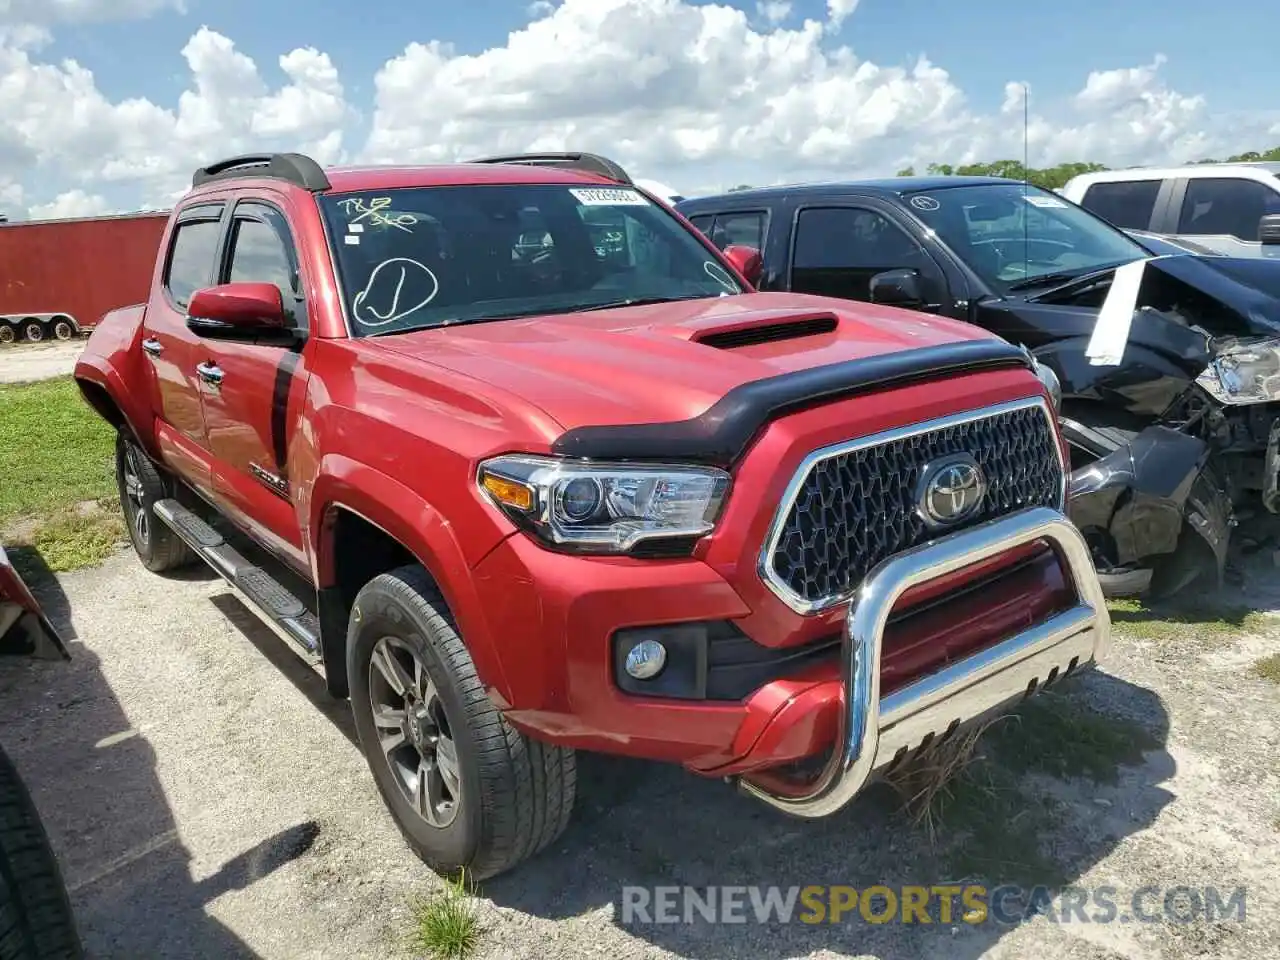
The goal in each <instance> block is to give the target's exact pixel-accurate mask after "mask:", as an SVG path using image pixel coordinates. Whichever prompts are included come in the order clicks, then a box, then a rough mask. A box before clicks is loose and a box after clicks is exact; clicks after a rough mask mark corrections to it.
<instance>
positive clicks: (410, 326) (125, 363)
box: [75, 154, 1110, 878]
mask: <svg viewBox="0 0 1280 960" xmlns="http://www.w3.org/2000/svg"><path fill="white" fill-rule="evenodd" d="M75 377H76V380H77V382H78V383H79V386H80V389H81V391H82V392H83V395H84V397H85V399H86V400H87V402H88V403H89V404H91V405H92V406H93V407H94V408H95V409H96V410H97V411H98V412H99V413H100V414H101V415H102V416H103V417H104V418H105V419H106V420H108V421H109V422H110V423H111V424H112V425H113V426H114V427H116V428H117V430H118V435H119V439H118V446H117V451H118V456H117V472H118V479H119V489H120V496H121V501H122V503H123V506H124V510H125V514H126V518H127V520H128V526H129V530H130V535H131V537H132V541H133V546H134V547H135V548H136V551H137V553H138V556H139V558H140V559H141V562H142V563H143V564H144V565H145V566H146V567H147V568H148V569H150V570H152V571H156V572H160V571H165V570H171V569H173V568H176V567H178V566H180V565H183V564H186V563H189V562H194V561H203V562H205V563H207V564H208V565H209V566H211V567H212V568H213V569H214V570H215V571H217V573H219V574H220V575H221V576H222V577H224V578H225V579H226V581H227V582H228V583H229V584H230V585H231V587H232V588H234V590H235V591H236V592H237V593H238V594H239V596H240V597H241V599H242V600H243V602H245V603H246V604H247V605H248V606H249V607H250V608H251V609H253V610H254V611H255V612H256V613H257V614H259V615H260V616H261V617H262V619H263V620H264V621H266V622H267V624H269V625H270V626H272V627H273V628H274V629H275V630H276V631H277V632H278V633H279V634H280V635H281V636H282V637H284V638H286V639H287V640H288V641H289V642H291V643H293V644H295V645H296V647H297V649H298V650H299V651H300V652H301V653H302V655H304V656H306V657H308V658H310V659H311V661H312V663H313V664H314V666H315V667H316V669H317V670H321V671H323V674H324V677H325V678H326V682H327V686H328V689H329V690H330V692H331V693H332V694H333V695H334V696H337V697H349V699H350V703H351V708H352V711H353V714H354V718H355V725H356V729H357V731H358V734H359V740H360V743H361V746H362V749H363V751H364V753H365V755H366V757H367V759H368V762H369V766H370V769H371V772H372V776H373V778H374V780H375V782H376V784H377V787H378V789H379V791H380V793H381V796H382V798H383V799H384V801H385V803H386V805H387V807H388V808H389V810H390V813H391V815H392V816H393V818H394V820H395V822H396V823H397V825H398V826H399V828H400V829H401V831H402V833H403V834H404V836H405V838H406V840H407V842H408V843H409V845H410V846H411V847H412V848H413V849H414V850H415V852H416V853H417V854H418V855H419V856H421V857H422V858H423V859H424V860H425V861H427V862H428V863H429V864H430V865H432V866H433V867H434V868H436V869H438V870H442V871H452V870H455V869H457V868H462V867H465V868H467V869H468V870H469V871H470V872H471V873H472V875H473V876H475V877H477V878H484V877H488V876H492V875H494V874H496V873H499V872H501V871H503V870H506V869H509V868H511V867H513V866H515V865H516V864H517V863H519V862H521V861H522V860H525V859H526V858H528V857H529V856H532V855H533V854H535V853H536V852H538V851H539V850H540V849H542V848H544V847H545V846H546V845H547V844H548V843H550V842H551V841H552V840H553V839H554V838H555V837H556V836H558V835H559V834H560V833H561V831H562V830H563V829H564V828H565V826H566V824H567V822H568V819H569V816H570V812H571V808H572V805H573V800H574V790H575V760H574V758H575V751H579V750H583V751H601V752H606V753H614V754H623V755H628V756H632V757H640V758H648V759H652V760H659V761H667V762H673V763H678V764H680V765H682V766H683V767H685V768H686V769H688V770H690V771H692V772H693V773H696V774H699V775H703V776H707V777H716V778H724V779H726V780H729V781H731V782H734V783H737V784H738V785H740V787H741V788H742V789H743V790H744V791H746V792H748V793H750V794H751V795H753V796H755V797H758V798H760V799H761V800H763V801H764V802H766V803H768V804H771V805H772V806H773V807H775V808H778V809H779V810H781V811H784V812H786V813H790V814H793V815H795V816H799V817H819V816H826V815H829V814H832V813H834V812H835V811H837V810H839V809H840V808H842V807H843V806H844V805H845V804H847V803H848V802H849V801H850V800H851V799H852V798H853V797H854V796H855V795H856V794H858V793H859V791H860V790H861V788H862V787H863V786H864V784H866V783H868V782H869V780H870V779H871V778H872V777H873V776H875V775H878V774H883V773H884V771H886V770H887V769H888V768H890V767H891V766H893V765H895V764H900V763H903V762H905V761H907V760H908V759H909V758H910V757H911V755H912V754H913V753H914V752H915V751H916V750H918V749H919V748H920V747H921V746H925V745H929V744H934V743H937V742H940V741H942V740H944V739H945V738H947V737H950V736H953V735H955V733H956V731H957V730H958V729H960V728H962V727H965V726H966V725H968V724H970V723H971V722H973V721H975V720H976V719H978V718H980V717H982V716H985V715H987V714H989V713H990V712H991V711H993V710H996V709H999V708H1002V707H1003V706H1005V705H1007V704H1009V703H1011V702H1014V701H1017V700H1018V699H1020V698H1022V697H1024V696H1026V695H1028V694H1030V693H1034V692H1035V691H1036V690H1038V689H1040V688H1041V687H1043V686H1044V685H1047V684H1051V683H1054V682H1057V681H1058V680H1060V679H1061V678H1063V677H1065V676H1067V675H1069V674H1071V673H1073V672H1075V671H1077V670H1080V669H1084V668H1087V667H1088V666H1089V665H1091V664H1092V663H1094V662H1096V660H1097V659H1098V658H1099V657H1100V656H1102V655H1103V653H1104V652H1105V650H1106V648H1107V646H1108V645H1109V643H1110V621H1109V619H1108V616H1107V612H1106V609H1105V605H1104V601H1103V599H1102V594H1101V590H1100V587H1099V584H1098V580H1097V577H1096V574H1095V571H1094V569H1093V565H1092V563H1091V562H1090V556H1089V550H1088V547H1087V545H1086V543H1085V542H1084V540H1083V538H1082V537H1081V535H1080V533H1079V532H1078V531H1077V530H1076V529H1075V528H1074V527H1073V526H1072V525H1071V524H1070V523H1069V522H1068V520H1067V519H1066V517H1065V516H1064V514H1063V507H1064V496H1065V485H1066V471H1065V469H1064V462H1065V458H1066V455H1067V454H1066V445H1065V443H1064V441H1063V438H1062V436H1061V434H1060V432H1059V429H1058V425H1057V419H1056V414H1055V404H1056V401H1057V396H1056V391H1055V386H1054V380H1053V376H1052V374H1051V373H1050V372H1048V371H1047V370H1046V369H1045V368H1043V367H1040V366H1039V365H1038V364H1037V363H1036V362H1035V360H1034V359H1033V358H1032V357H1031V356H1030V355H1029V354H1028V353H1027V352H1026V351H1024V350H1023V349H1021V348H1018V347H1015V346H1013V345H1011V344H1009V343H1007V342H1006V341H1004V340H1002V339H1000V338H998V337H995V336H993V335H991V334H990V333H987V332H985V331H983V330H981V329H979V328H977V327H975V326H971V325H969V324H965V323H963V322H959V321H955V320H949V319H942V318H930V317H923V316H921V315H919V314H916V313H912V312H908V311H902V310H898V309H894V308H889V307H883V306H873V305H856V304H852V303H849V302H847V301H843V300H838V299H833V298H827V297H820V296H806V295H800V294H793V293H761V292H756V291H755V290H753V289H752V287H751V286H750V284H749V283H748V282H747V280H746V279H745V277H744V275H743V272H742V271H741V270H740V269H739V268H738V266H737V265H735V263H734V261H733V260H732V259H730V258H728V257H726V256H725V255H724V254H722V253H721V252H720V251H719V250H718V249H717V248H716V247H715V246H714V245H713V244H712V243H711V242H709V241H708V240H707V239H706V238H705V237H704V236H702V235H701V234H700V233H699V232H698V231H697V230H696V229H694V228H693V227H692V225H691V224H689V222H688V221H687V220H685V219H684V218H683V217H681V216H680V215H679V214H677V213H675V212H674V211H673V210H671V209H670V208H669V207H668V206H667V205H666V204H664V203H662V202H661V201H660V200H658V199H655V198H654V197H653V196H652V195H651V194H649V193H647V192H646V191H645V190H643V189H641V188H639V187H637V186H636V185H635V184H634V183H633V182H632V181H631V179H630V178H629V177H628V176H627V174H626V171H625V170H623V169H622V168H621V167H619V166H618V165H617V164H616V163H614V162H612V161H610V160H608V159H607V158H603V157H599V156H595V155H591V154H551V155H520V156H514V157H490V158H483V159H478V160H474V161H469V162H464V163H456V164H449V165H442V166H432V167H427V166H422V167H410V166H395V167H383V168H358V169H356V168H340V169H339V168H331V169H323V168H321V167H320V166H319V165H317V164H316V163H315V162H314V161H313V160H311V159H310V158H308V157H306V156H303V155H300V154H272V155H253V156H244V157H234V158H231V159H229V160H225V161H222V162H220V163H216V164H213V165H211V166H208V167H204V168H201V169H200V170H198V171H197V172H196V173H195V175H194V177H193V182H192V189H191V190H190V191H189V192H188V193H187V194H186V195H185V196H184V197H183V198H182V199H181V200H180V201H179V202H178V203H177V205H176V207H175V209H174V211H173V213H172V216H171V219H170V222H169V225H168V227H167V229H166V231H165V234H164V238H163V241H162V243H161V252H160V254H159V258H158V262H157V263H156V266H155V271H154V276H153V279H152V284H151V293H150V298H149V300H148V301H147V302H146V303H145V304H139V305H136V306H130V307H125V308H121V309H118V310H115V311H113V312H111V313H110V314H108V315H107V316H106V317H105V318H104V319H103V320H102V322H101V324H100V325H99V326H98V327H97V329H96V330H95V331H94V333H93V334H92V336H91V337H90V338H89V340H88V343H87V345H86V348H85V351H84V353H83V355H82V356H81V358H80V360H79V362H78V363H77V365H76V370H75Z"/></svg>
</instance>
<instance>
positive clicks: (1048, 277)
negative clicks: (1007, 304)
mask: <svg viewBox="0 0 1280 960" xmlns="http://www.w3.org/2000/svg"><path fill="white" fill-rule="evenodd" d="M1132 262H1133V261H1132V260H1120V261H1118V262H1116V263H1100V264H1098V266H1096V267H1088V268H1086V269H1084V270H1061V271H1058V272H1056V273H1041V274H1037V275H1036V276H1034V277H1027V278H1025V279H1023V280H1015V281H1014V282H1013V283H1011V284H1009V290H1010V292H1012V291H1014V290H1029V289H1030V288H1032V287H1043V286H1045V285H1047V284H1052V283H1070V282H1071V281H1072V280H1084V279H1086V278H1088V277H1101V276H1102V275H1103V274H1105V273H1107V272H1109V271H1111V270H1115V269H1116V268H1117V267H1123V266H1124V265H1125V264H1126V263H1132Z"/></svg>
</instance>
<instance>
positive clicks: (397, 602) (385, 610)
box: [347, 566, 577, 880]
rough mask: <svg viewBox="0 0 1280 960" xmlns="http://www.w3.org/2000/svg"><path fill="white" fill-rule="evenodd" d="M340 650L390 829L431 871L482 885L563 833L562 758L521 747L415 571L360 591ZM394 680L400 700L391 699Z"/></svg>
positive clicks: (569, 774) (548, 748) (566, 782)
mask: <svg viewBox="0 0 1280 960" xmlns="http://www.w3.org/2000/svg"><path fill="white" fill-rule="evenodd" d="M347 644H348V668H349V673H350V677H351V706H352V712H353V714H354V715H355V722H356V730H357V732H358V733H359V735H360V744H361V748H362V749H363V751H364V754H365V758H366V760H367V761H368V763H369V768H370V770H371V771H372V773H373V777H374V781H375V783H376V784H377V786H378V792H379V793H380V794H381V795H382V799H383V801H384V802H385V803H386V805H387V808H388V809H389V810H390V811H391V815H392V817H393V818H394V820H395V822H396V825H397V826H398V827H399V828H400V832H401V833H402V834H403V835H404V838H405V840H406V842H408V844H409V846H410V847H412V848H413V851H414V852H415V853H416V854H417V855H418V856H419V857H420V858H422V860H424V861H425V862H426V863H427V864H428V865H429V866H431V867H432V869H434V870H436V871H438V872H440V873H443V874H446V875H448V874H453V873H455V872H456V871H458V870H462V869H465V870H466V872H467V873H468V874H469V875H470V877H471V878H473V879H475V880H483V879H485V878H487V877H492V876H495V875H496V874H499V873H502V872H503V871H505V870H509V869H511V868H512V867H514V866H516V865H517V864H518V863H520V862H521V861H523V860H526V859H528V858H529V857H532V856H533V855H535V854H536V853H538V852H539V851H541V850H542V849H544V848H545V847H546V846H547V845H548V844H550V843H551V842H552V841H554V840H555V839H556V838H557V837H558V836H560V834H561V833H562V832H564V829H565V827H566V826H568V823H569V817H570V814H571V813H572V811H573V800H574V794H575V790H576V784H577V767H576V765H575V755H574V752H573V751H572V750H568V749H565V748H562V747H556V746H553V745H551V744H546V743H541V742H538V741H536V740H531V739H530V738H528V737H526V736H524V735H523V734H521V733H520V732H519V731H518V730H516V729H515V728H514V727H512V726H511V725H510V724H509V723H508V722H507V721H506V718H504V717H503V715H502V714H501V713H500V712H499V711H498V710H497V709H496V708H495V707H494V705H493V704H492V703H491V702H490V700H489V697H488V696H487V695H486V693H485V690H484V687H483V686H482V685H481V683H480V680H479V679H478V677H477V676H476V670H475V665H474V663H473V662H472V660H471V656H470V654H469V653H468V652H467V648H466V646H465V645H464V644H463V642H462V638H461V636H460V635H459V633H458V628H457V625H456V624H455V623H454V621H453V618H452V616H451V615H450V613H449V611H448V608H447V607H446V606H445V603H444V600H443V598H442V597H441V596H440V592H439V591H438V590H437V589H436V587H435V585H434V584H432V582H431V580H430V578H429V577H428V576H427V575H426V572H425V571H424V570H423V569H422V568H421V567H418V566H407V567H401V568H399V569H397V570H393V571H391V572H390V573H384V574H382V575H381V576H378V577H375V578H374V579H373V580H371V581H370V582H369V583H368V584H366V585H365V586H364V588H363V589H362V590H361V591H360V593H359V594H358V595H357V597H356V600H355V603H354V604H353V606H352V612H351V619H350V622H349V626H348V628H347ZM389 658H391V659H393V660H394V663H392V662H389ZM397 665H398V668H399V669H397ZM401 671H403V672H401ZM397 684H398V686H399V687H400V688H403V689H408V690H409V691H410V696H408V697H404V698H403V699H398V697H399V695H398V693H397V691H396V687H397ZM375 711H376V715H377V719H375ZM398 723H399V725H397V724H398ZM387 744H391V746H390V748H389V749H387V748H385V745H387ZM429 754H434V756H433V757H430V756H428V755H429ZM415 764H417V766H416V768H415V766H414V765H415ZM424 771H425V772H424ZM417 797H426V798H427V800H426V803H425V804H418V803H417V801H416V798H417ZM449 797H451V798H452V803H451V805H450V804H449V803H448V799H447V798H449ZM437 799H439V800H441V801H443V802H439V803H438V802H437ZM424 810H425V811H428V812H422V811H424Z"/></svg>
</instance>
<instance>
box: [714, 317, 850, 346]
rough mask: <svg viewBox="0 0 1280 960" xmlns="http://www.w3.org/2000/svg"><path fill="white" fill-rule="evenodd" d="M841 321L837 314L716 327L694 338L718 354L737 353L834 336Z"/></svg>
mask: <svg viewBox="0 0 1280 960" xmlns="http://www.w3.org/2000/svg"><path fill="white" fill-rule="evenodd" d="M837 326H839V321H838V320H836V318H835V315H834V314H830V313H822V314H817V315H812V316H807V317H793V318H789V319H787V320H775V321H770V322H765V323H755V324H743V325H740V326H731V327H716V328H715V329H712V330H707V331H704V332H699V333H696V334H694V336H693V337H692V338H691V339H692V340H693V342H694V343H701V344H705V345H706V346H708V347H715V348H716V349H717V350H737V349H740V348H742V347H754V346H756V345H757V344H761V343H777V342H778V341H779V340H799V339H801V338H803V337H817V336H821V335H822V334H825V333H835V331H836V327H837Z"/></svg>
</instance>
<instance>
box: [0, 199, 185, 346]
mask: <svg viewBox="0 0 1280 960" xmlns="http://www.w3.org/2000/svg"><path fill="white" fill-rule="evenodd" d="M168 218H169V212H168V211H161V212H157V213H132V214H123V215H120V216H107V217H84V218H76V219H67V220H28V221H22V222H18V223H0V323H4V322H6V321H7V323H8V324H9V325H10V326H11V329H12V330H13V331H14V333H15V339H23V338H24V337H23V332H24V328H25V327H26V326H27V325H28V324H30V322H31V321H32V320H33V319H39V320H41V321H43V324H42V327H43V330H42V336H43V337H44V338H48V337H49V336H50V335H51V334H52V332H53V326H52V321H53V320H54V319H56V318H57V317H67V318H70V319H71V320H72V321H73V326H74V327H76V328H78V329H79V330H83V331H85V332H87V331H89V330H91V329H93V327H94V326H96V325H97V323H98V321H99V320H100V319H101V318H102V315H103V314H105V313H106V312H107V311H108V310H114V309H115V308H117V307H124V306H128V305H129V304H133V303H143V302H145V301H146V299H147V296H148V294H149V293H150V290H151V275H152V272H153V271H154V270H155V265H156V255H157V253H158V251H159V249H160V238H161V236H162V235H163V233H164V228H165V224H166V223H167V221H168ZM62 332H64V333H65V326H64V327H63V328H62ZM4 339H9V337H4Z"/></svg>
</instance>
